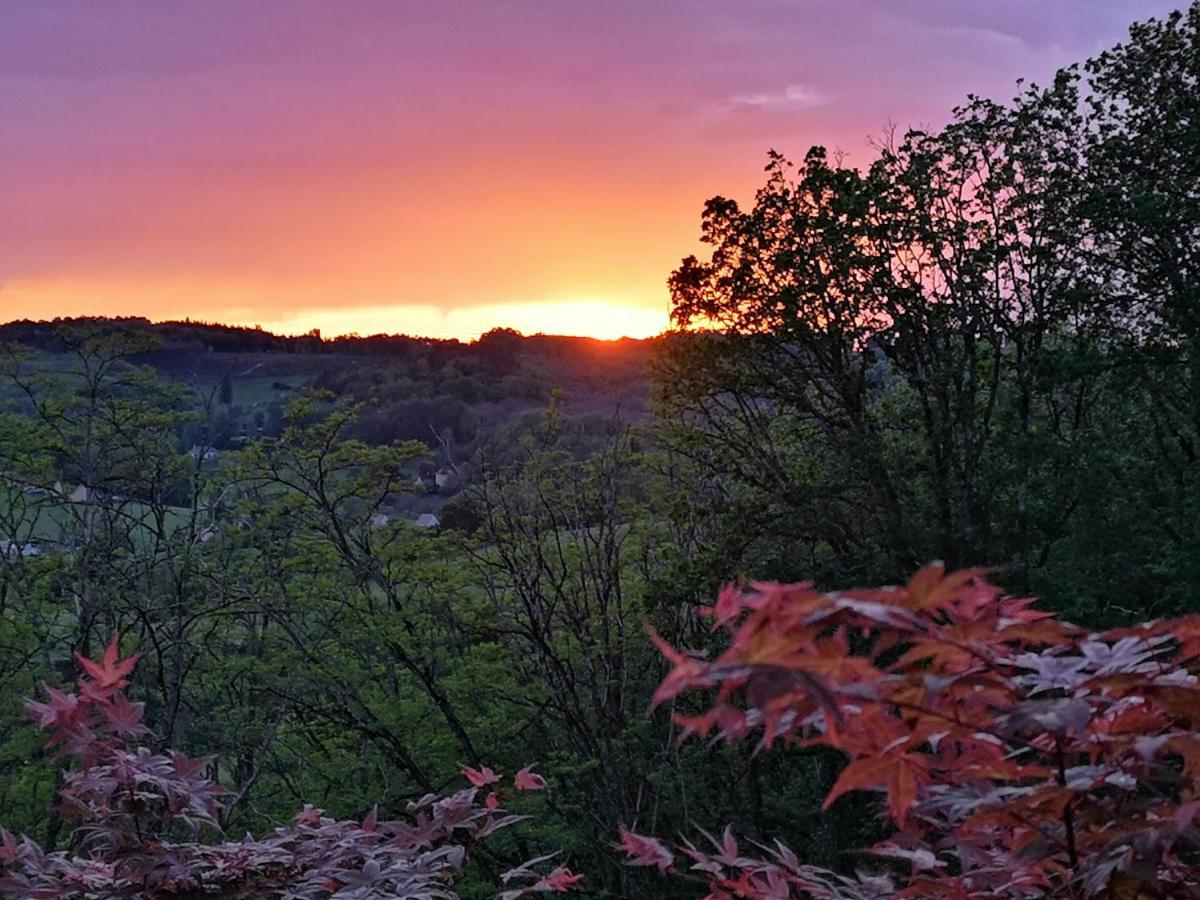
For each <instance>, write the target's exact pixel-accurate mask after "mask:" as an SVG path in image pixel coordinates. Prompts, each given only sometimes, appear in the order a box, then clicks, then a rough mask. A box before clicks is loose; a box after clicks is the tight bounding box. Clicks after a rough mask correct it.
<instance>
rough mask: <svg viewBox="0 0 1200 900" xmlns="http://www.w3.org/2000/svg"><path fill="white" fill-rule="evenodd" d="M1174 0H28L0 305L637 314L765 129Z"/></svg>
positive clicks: (19, 54)
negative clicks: (712, 199) (706, 204)
mask: <svg viewBox="0 0 1200 900" xmlns="http://www.w3.org/2000/svg"><path fill="white" fill-rule="evenodd" d="M1177 5H1179V3H1178V2H1159V0H830V2H826V0H391V2H372V0H321V2H316V0H238V2H233V0H171V2H161V0H138V2H129V0H108V2H99V0H96V2H87V3H80V2H77V0H0V321H8V320H11V319H16V318H34V319H41V318H51V317H56V316H78V315H140V316H146V317H148V318H151V319H154V320H163V319H178V318H191V319H199V320H204V321H221V322H227V323H231V324H244V325H255V324H259V325H262V326H263V327H265V328H269V329H271V330H274V331H279V332H283V333H299V332H305V331H308V330H309V329H312V328H320V329H321V331H322V333H323V334H326V335H333V334H345V333H355V332H356V333H359V334H373V333H379V332H388V333H406V334H420V335H426V336H431V337H457V338H471V337H474V336H476V335H478V334H479V333H481V332H483V331H486V330H488V329H489V328H492V327H496V326H508V327H514V328H517V329H519V330H521V331H524V332H526V333H534V332H538V331H544V332H547V333H560V334H587V335H591V336H595V337H605V338H608V337H619V336H621V335H629V336H634V337H641V336H646V335H650V334H654V333H657V332H659V331H661V330H662V329H663V328H665V327H666V325H667V318H668V309H669V296H668V293H667V289H666V279H667V277H668V275H669V274H670V272H671V270H672V269H673V268H674V267H675V266H677V265H678V263H679V260H680V259H681V258H682V257H684V256H686V255H688V254H689V253H695V252H699V250H700V245H699V244H698V242H697V237H698V234H699V225H700V212H701V209H702V207H703V203H704V200H705V199H707V198H708V197H710V196H713V195H716V194H720V195H724V196H732V197H734V198H736V199H739V200H743V201H746V200H750V199H752V197H753V192H754V190H755V188H756V187H757V186H758V184H759V182H760V181H761V179H762V168H763V165H764V163H765V162H766V154H767V151H768V150H769V149H771V148H774V149H777V150H779V151H781V152H783V153H785V154H787V155H789V156H792V157H795V158H799V157H800V156H802V155H803V153H804V152H805V150H806V149H807V148H808V147H809V146H811V145H813V144H823V145H826V146H828V147H831V148H837V149H840V150H842V151H844V152H845V153H846V154H847V158H848V160H849V161H850V162H852V163H866V162H868V161H869V160H870V158H871V151H870V139H871V138H872V137H875V136H878V135H880V134H881V133H882V131H883V130H884V129H885V127H887V126H888V125H889V123H890V124H894V125H896V126H898V127H900V128H904V127H908V126H937V125H939V124H941V123H942V122H944V121H945V120H946V118H947V116H948V114H949V111H950V109H951V108H952V107H953V106H954V104H956V103H958V102H960V101H961V100H963V99H964V98H965V96H966V95H967V94H968V93H975V94H981V95H984V96H990V97H995V98H997V99H1005V98H1008V97H1010V96H1012V94H1013V93H1014V91H1015V87H1014V83H1015V80H1016V79H1017V78H1020V77H1025V78H1026V79H1029V80H1033V81H1045V80H1047V79H1048V78H1049V77H1050V76H1051V75H1052V73H1053V72H1054V70H1055V69H1056V68H1058V67H1059V66H1061V65H1063V64H1066V63H1069V62H1073V61H1076V60H1079V59H1082V58H1084V57H1086V56H1088V55H1091V54H1093V53H1095V52H1096V51H1098V50H1100V49H1102V48H1104V47H1106V46H1108V45H1110V44H1113V43H1115V42H1118V41H1119V40H1121V38H1122V37H1123V36H1124V34H1125V32H1126V28H1127V26H1128V24H1129V22H1131V21H1133V20H1135V19H1144V18H1148V17H1151V16H1159V15H1162V14H1164V13H1166V12H1168V11H1169V10H1170V9H1172V8H1174V7H1175V6H1177Z"/></svg>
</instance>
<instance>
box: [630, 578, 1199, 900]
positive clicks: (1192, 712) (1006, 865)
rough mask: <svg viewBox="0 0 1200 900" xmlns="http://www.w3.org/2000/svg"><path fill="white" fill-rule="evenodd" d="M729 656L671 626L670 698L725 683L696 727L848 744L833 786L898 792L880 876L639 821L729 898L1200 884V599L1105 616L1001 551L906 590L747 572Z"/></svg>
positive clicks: (1076, 891) (1126, 891)
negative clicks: (1033, 595) (1010, 574)
mask: <svg viewBox="0 0 1200 900" xmlns="http://www.w3.org/2000/svg"><path fill="white" fill-rule="evenodd" d="M703 611H704V612H705V613H706V614H707V615H710V616H711V617H712V619H713V623H714V625H713V627H714V629H717V630H719V631H721V632H723V633H724V634H725V635H726V636H727V638H728V649H726V650H725V651H724V652H723V653H721V654H720V655H719V656H718V657H716V658H715V659H713V660H711V661H708V660H706V659H703V658H701V657H699V656H697V655H693V654H688V653H683V652H680V651H678V650H676V649H675V648H673V647H671V646H669V645H667V644H666V643H665V642H663V641H662V640H660V639H658V638H655V640H656V641H657V643H658V645H659V647H660V648H661V650H662V652H663V653H664V654H665V655H666V656H667V658H668V659H669V660H670V662H671V663H672V665H673V668H672V670H671V672H670V673H669V675H668V676H667V677H666V679H665V680H664V681H663V682H662V684H661V686H660V687H659V689H658V692H657V694H656V696H655V701H656V702H658V703H661V702H664V701H667V700H674V699H676V698H681V697H682V696H684V695H692V694H694V693H695V692H706V694H705V695H706V696H711V703H707V704H706V707H707V708H706V709H705V711H704V712H702V713H701V714H699V715H695V716H680V717H679V721H680V722H681V724H682V725H683V727H684V729H685V731H686V733H688V734H694V735H710V734H712V735H716V736H717V737H719V738H721V739H724V740H730V741H735V740H742V739H746V738H750V737H751V736H754V737H756V738H757V739H758V741H759V743H760V747H761V748H762V749H770V748H771V747H773V746H775V745H777V744H780V743H786V744H789V745H795V746H817V745H819V746H825V747H832V748H835V749H837V750H840V751H841V752H842V753H844V754H845V755H846V757H847V760H848V763H847V765H846V767H845V768H844V769H843V770H842V772H841V775H840V777H839V778H838V779H837V781H836V782H835V783H834V785H833V786H832V789H831V790H830V791H829V794H828V796H827V797H826V799H825V805H826V807H828V806H829V805H830V804H832V803H834V802H835V801H837V799H838V798H839V797H841V796H842V795H843V794H846V793H848V792H851V791H873V792H876V793H879V794H882V795H883V798H884V803H883V814H884V815H885V816H886V819H887V820H888V822H890V824H891V827H892V829H893V834H892V835H891V836H890V837H889V838H888V839H887V840H885V841H883V842H881V843H880V844H878V845H877V846H875V847H874V848H873V853H874V854H875V855H876V857H878V858H880V860H881V862H880V865H879V866H878V867H877V868H876V870H875V871H876V874H873V875H865V874H860V875H859V876H857V877H843V876H841V875H838V874H835V873H832V872H828V871H822V870H819V869H815V868H812V867H808V866H805V865H803V864H802V863H801V862H800V860H799V858H798V857H797V856H796V855H795V854H794V853H792V852H791V851H790V850H788V849H787V848H785V847H782V846H779V845H775V846H771V847H765V846H758V847H756V848H753V849H752V850H749V851H744V850H743V848H742V846H741V845H739V843H738V841H737V840H736V839H735V837H734V836H733V835H732V833H731V832H729V831H726V832H725V834H724V835H723V836H722V837H721V838H719V839H717V838H711V837H708V836H707V835H706V836H704V839H703V840H702V841H701V842H700V844H699V845H697V844H695V843H692V842H688V841H685V842H683V843H682V844H681V845H679V846H678V847H676V848H673V849H672V848H668V847H667V846H666V845H664V844H663V843H662V842H660V841H658V840H656V839H654V838H650V837H645V836H641V835H637V834H634V833H632V832H628V831H623V833H622V835H621V841H620V843H619V844H618V848H619V849H620V850H621V851H622V852H623V853H624V854H625V855H626V856H627V857H628V861H629V862H631V863H632V864H634V865H643V866H655V867H657V868H659V869H660V870H662V871H664V872H668V873H677V872H679V870H678V869H677V868H676V867H677V862H679V856H682V857H683V862H679V864H680V865H683V866H687V867H688V868H689V869H690V871H691V872H692V873H693V875H694V876H698V877H700V878H701V879H703V880H704V881H706V882H707V884H708V887H709V890H710V894H709V897H710V898H713V900H718V898H719V900H723V898H733V897H742V898H785V897H817V898H876V897H893V896H901V897H951V898H966V897H981V896H1000V897H1035V896H1047V895H1049V896H1055V897H1113V898H1116V897H1122V898H1134V897H1143V898H1150V897H1167V896H1170V897H1188V896H1200V853H1198V846H1197V844H1198V841H1197V836H1198V834H1200V832H1198V831H1197V829H1196V825H1197V815H1198V814H1200V796H1198V795H1197V782H1196V776H1197V771H1198V770H1200V686H1198V685H1197V679H1196V672H1197V669H1198V667H1200V661H1198V657H1200V616H1191V617H1187V618H1182V619H1175V620H1170V621H1154V622H1148V623H1145V624H1142V625H1138V626H1136V627H1132V628H1122V629H1117V630H1113V631H1108V632H1104V633H1102V634H1089V633H1087V632H1085V631H1083V630H1081V629H1079V628H1076V627H1074V626H1072V625H1069V624H1066V623H1064V622H1060V621H1058V620H1056V619H1055V618H1054V616H1053V615H1051V614H1049V613H1045V612H1040V611H1038V610H1036V609H1035V608H1034V607H1033V605H1032V601H1030V600H1027V599H1018V598H1013V597H1007V596H1004V595H1002V593H1001V592H1000V590H999V589H997V588H996V587H994V586H993V585H991V584H989V583H988V582H987V581H986V580H985V579H984V577H983V573H981V572H980V571H965V572H958V573H955V574H950V575H947V574H945V572H944V571H943V569H942V567H941V566H937V565H935V566H930V567H927V568H925V569H923V570H922V571H920V572H919V573H918V574H917V575H916V576H914V577H913V579H912V580H911V581H909V583H908V584H907V585H906V586H904V587H902V588H893V589H881V590H856V591H846V592H822V591H818V590H815V589H814V588H813V587H812V586H811V585H808V584H791V585H781V584H754V585H752V586H750V587H748V588H744V587H736V586H734V587H727V588H726V589H725V590H724V591H722V592H721V594H720V597H719V599H718V600H717V603H716V605H715V606H713V607H711V608H707V609H704V610H703Z"/></svg>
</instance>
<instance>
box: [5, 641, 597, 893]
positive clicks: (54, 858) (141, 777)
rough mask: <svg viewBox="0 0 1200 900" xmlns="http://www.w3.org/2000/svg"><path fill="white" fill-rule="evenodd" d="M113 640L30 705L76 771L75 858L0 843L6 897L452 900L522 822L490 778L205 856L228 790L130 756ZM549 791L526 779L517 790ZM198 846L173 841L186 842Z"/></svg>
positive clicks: (181, 759) (127, 669) (310, 817)
mask: <svg viewBox="0 0 1200 900" xmlns="http://www.w3.org/2000/svg"><path fill="white" fill-rule="evenodd" d="M119 655H120V654H119V647H118V641H117V639H116V638H114V639H113V640H112V642H111V643H110V644H109V645H108V647H107V649H106V650H105V652H104V656H103V657H102V658H101V659H100V660H99V661H93V660H89V659H85V658H83V657H80V659H79V663H80V666H81V667H82V669H83V676H82V677H81V678H80V679H79V683H78V691H77V692H76V693H63V692H61V691H57V690H55V689H54V688H51V687H47V688H46V694H47V697H48V702H46V703H38V702H34V701H29V702H28V703H27V704H26V706H27V708H28V710H29V712H30V715H31V716H32V717H33V718H34V719H36V721H37V722H38V723H39V724H40V725H41V726H42V727H43V728H47V729H49V730H50V732H51V738H50V745H51V746H54V747H57V748H58V750H59V753H60V755H61V756H69V757H72V758H73V759H74V760H75V762H76V767H75V768H73V769H71V770H70V771H69V772H67V773H66V775H65V778H64V782H65V783H64V786H63V788H62V791H61V797H62V810H63V813H64V815H65V816H67V817H69V818H73V819H75V820H77V821H78V823H79V828H78V830H77V832H76V838H77V844H78V846H79V852H78V853H74V854H73V853H67V852H57V853H47V852H45V851H44V850H42V848H40V847H38V846H37V844H35V843H34V842H33V841H30V840H28V839H17V838H15V837H13V836H12V835H11V834H9V833H8V832H0V892H2V893H3V895H4V896H6V897H11V898H15V900H49V898H64V900H70V898H76V900H85V898H86V900H97V898H106V900H108V898H119V897H137V898H144V900H156V898H169V897H182V896H186V897H205V896H214V897H215V896H219V897H230V898H239V897H240V898H267V897H270V898H290V900H315V898H324V897H331V896H335V895H336V896H337V897H345V898H368V897H409V898H413V900H419V898H429V900H433V898H442V900H446V898H451V900H452V898H454V897H456V896H457V895H456V894H455V893H454V892H453V881H454V877H455V875H456V874H457V873H458V871H459V870H460V869H461V868H462V865H463V863H464V861H465V859H466V856H467V853H468V852H469V851H470V850H471V849H472V848H474V847H475V845H476V844H478V843H479V842H480V841H481V840H483V839H484V838H486V837H488V836H489V835H491V834H492V833H494V832H495V831H497V830H499V829H501V828H505V827H507V826H509V825H512V824H515V823H516V822H519V821H521V820H522V819H523V818H525V817H524V816H514V815H509V814H507V813H505V812H504V811H503V810H502V809H501V808H500V795H499V794H498V793H497V792H496V791H491V792H490V793H488V794H487V796H486V797H485V798H484V802H483V803H482V804H480V803H478V802H477V794H478V788H480V787H484V786H491V785H495V784H498V783H499V782H500V778H499V776H497V775H496V774H495V773H494V772H492V770H491V769H489V768H487V767H486V766H482V767H480V769H479V770H475V769H466V770H464V771H465V772H466V774H467V775H468V778H469V779H470V780H471V782H472V783H473V784H474V785H475V787H472V788H470V789H468V790H462V791H458V792H457V793H455V794H452V795H451V796H449V797H444V798H443V797H438V796H436V795H434V794H430V795H428V796H425V797H423V798H421V799H420V800H418V801H416V802H415V803H411V804H409V813H410V818H409V819H408V820H405V821H381V820H379V819H378V818H377V817H376V815H375V814H374V813H372V814H371V815H369V816H367V817H366V818H365V819H363V820H362V821H361V822H352V821H342V822H338V821H335V820H333V819H330V818H327V817H326V816H324V815H323V814H322V812H321V810H319V809H313V808H312V807H305V809H304V810H303V811H301V812H300V813H298V814H297V815H296V817H295V819H294V820H293V822H292V824H291V825H290V826H288V827H286V828H278V829H276V830H275V832H274V833H273V834H271V835H268V836H266V837H263V838H260V839H255V838H251V837H249V836H247V837H246V838H244V839H243V840H241V841H226V842H220V843H212V844H204V843H199V842H197V841H196V840H195V838H196V837H197V835H198V832H199V831H200V829H201V828H202V827H204V826H207V827H209V828H212V829H216V828H217V826H218V822H219V819H220V815H221V812H222V809H223V800H224V795H225V793H226V792H225V790H224V789H223V788H221V787H220V786H219V785H216V784H214V783H213V782H212V781H210V780H209V778H208V777H207V775H206V774H205V771H206V770H207V769H208V768H209V762H210V761H209V760H207V759H189V758H188V757H185V756H184V755H182V754H180V753H171V754H169V755H164V754H157V753H153V752H151V751H150V750H149V749H148V748H146V747H134V746H130V744H129V743H128V742H129V740H130V739H131V738H133V737H138V736H141V735H145V734H148V730H147V729H146V728H145V726H143V725H142V724H141V716H142V705H141V704H140V703H130V702H129V700H128V699H127V698H126V697H125V695H124V693H123V689H124V688H125V687H126V686H127V685H128V676H129V675H130V673H131V672H132V670H133V667H134V664H135V663H136V661H137V657H136V656H133V657H129V658H127V659H124V660H122V659H120V658H119ZM530 779H534V780H537V781H539V782H540V784H539V786H544V785H545V782H544V781H543V780H541V776H537V775H533V774H532V773H531V772H530V771H529V769H528V768H526V769H523V770H522V777H521V778H520V779H519V782H524V783H523V784H522V783H518V784H517V785H516V786H517V788H518V789H527V788H529V786H530ZM181 834H183V836H185V837H186V836H188V835H190V837H191V838H192V840H176V839H174V838H176V837H178V836H180V835H181ZM549 858H550V857H542V858H541V859H538V860H533V861H531V862H529V863H526V864H524V865H522V866H518V867H517V868H515V869H513V870H511V871H509V872H507V873H505V874H504V876H503V880H504V883H505V885H511V887H510V888H509V889H507V890H505V891H504V892H503V893H502V894H501V895H500V896H501V898H503V900H515V898H518V897H523V896H526V895H528V894H543V893H561V892H565V891H568V890H571V889H572V888H573V887H574V886H575V885H576V884H577V883H578V882H579V881H580V878H581V876H579V875H575V874H573V873H572V872H571V871H570V870H569V869H567V868H566V867H565V866H559V867H558V868H556V869H554V870H553V871H552V872H550V873H549V874H545V875H543V874H542V873H540V872H538V871H537V870H536V869H535V868H534V865H536V864H539V863H542V862H544V861H546V860H547V859H549Z"/></svg>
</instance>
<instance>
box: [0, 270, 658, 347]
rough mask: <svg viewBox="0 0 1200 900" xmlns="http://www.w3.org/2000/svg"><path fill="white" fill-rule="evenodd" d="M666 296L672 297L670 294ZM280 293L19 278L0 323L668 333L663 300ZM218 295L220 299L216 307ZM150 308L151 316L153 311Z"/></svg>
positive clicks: (444, 334)
mask: <svg viewBox="0 0 1200 900" xmlns="http://www.w3.org/2000/svg"><path fill="white" fill-rule="evenodd" d="M664 294H665V291H664ZM277 296H278V295H277V293H276V291H274V290H270V289H267V288H264V287H263V286H261V285H257V286H255V285H237V284H233V285H230V284H225V283H221V282H217V283H213V284H197V283H196V282H194V281H193V282H191V283H184V282H177V283H171V282H165V283H159V284H151V285H146V284H141V283H125V282H115V283H113V282H106V281H100V282H92V281H88V280H82V279H81V280H79V281H74V280H57V281H46V282H41V281H37V282H14V283H10V284H7V285H4V286H3V287H2V288H0V322H7V321H12V320H14V319H24V318H29V319H48V318H53V317H62V318H71V317H77V316H113V317H116V316H144V317H146V318H148V319H150V320H151V321H155V322H162V321H173V320H174V321H178V320H183V319H191V320H194V321H201V322H221V323H223V324H227V325H236V326H242V327H248V328H253V327H255V326H260V327H262V328H263V329H265V330H267V331H270V332H273V333H275V334H280V335H297V334H306V333H307V332H309V331H312V330H313V329H314V328H316V329H319V330H320V332H321V334H322V335H323V336H324V337H340V336H343V335H350V334H357V335H363V336H367V335H373V334H406V335H411V336H414V337H429V338H443V339H448V338H454V339H458V340H463V341H469V340H474V339H475V338H477V337H479V335H481V334H483V333H484V332H487V331H490V330H491V329H493V328H505V327H506V328H513V329H516V330H517V331H519V332H521V333H522V334H538V333H542V334H558V335H574V336H579V337H591V338H597V339H600V340H615V339H619V338H623V337H630V338H648V337H653V336H655V335H657V334H661V333H662V332H663V331H665V330H666V329H667V328H668V325H669V321H668V320H669V316H668V309H667V302H666V299H665V297H664V298H663V299H660V300H659V301H657V302H652V303H630V302H622V301H619V300H615V299H601V298H593V297H571V298H567V299H562V300H539V301H526V302H503V303H486V304H479V305H461V304H459V305H452V306H449V307H448V308H443V307H441V306H437V305H434V304H428V303H427V304H412V303H400V302H396V303H375V304H345V305H341V306H332V305H328V304H325V303H321V302H320V301H318V300H315V299H314V298H311V297H308V296H305V295H303V294H298V295H296V301H297V302H295V303H294V304H292V305H291V306H290V307H289V308H285V309H280V308H279V307H280V305H281V304H280V303H279V301H278V299H277ZM214 298H219V302H215V301H214ZM148 311H149V314H148Z"/></svg>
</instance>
